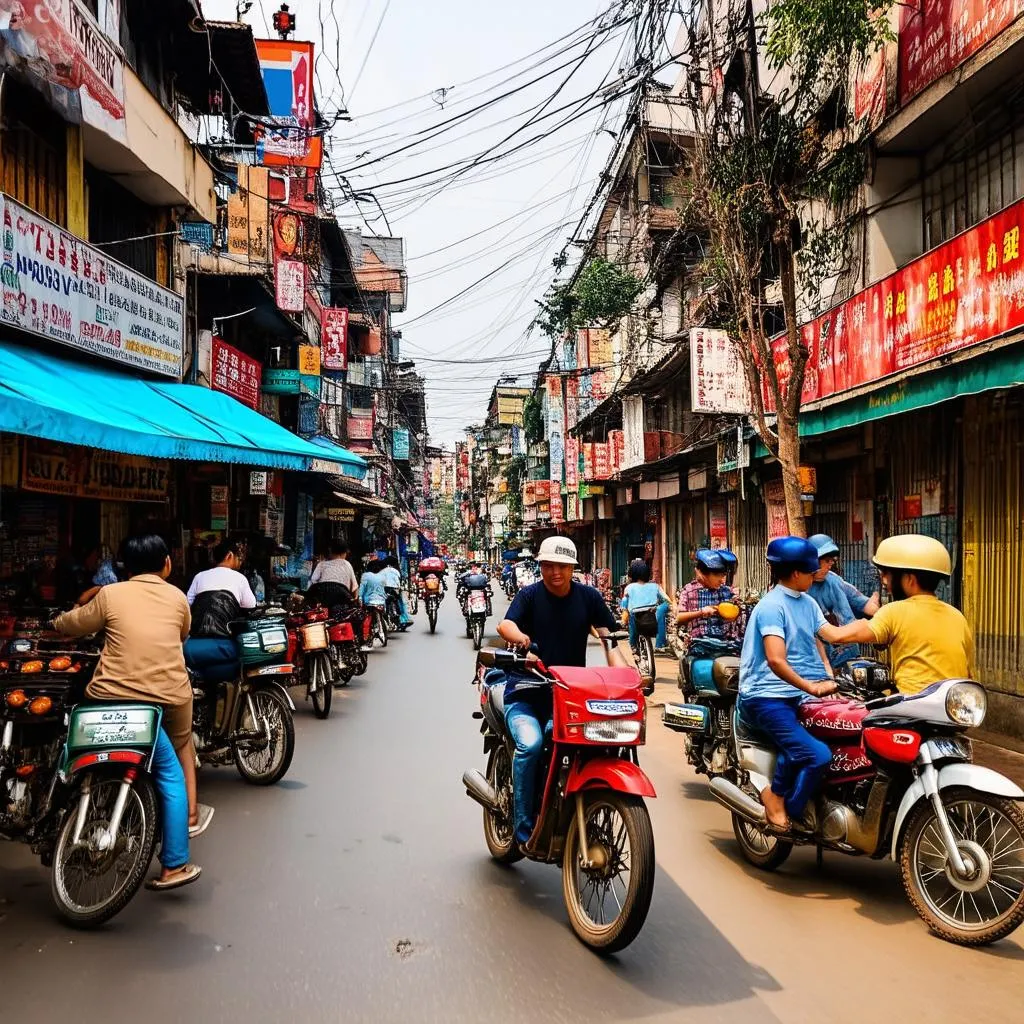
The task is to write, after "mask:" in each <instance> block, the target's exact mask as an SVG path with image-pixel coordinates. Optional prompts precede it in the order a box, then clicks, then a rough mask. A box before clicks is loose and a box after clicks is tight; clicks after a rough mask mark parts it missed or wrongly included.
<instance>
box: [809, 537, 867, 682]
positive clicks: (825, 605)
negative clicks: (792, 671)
mask: <svg viewBox="0 0 1024 1024" xmlns="http://www.w3.org/2000/svg"><path fill="white" fill-rule="evenodd" d="M807 540H808V541H809V542H810V543H811V544H813V545H814V547H815V549H816V550H817V552H818V571H817V572H816V573H815V574H814V582H813V583H812V584H811V589H810V590H808V591H807V593H809V594H810V595H811V597H813V598H814V600H815V601H817V602H818V607H819V608H820V609H821V610H822V613H823V614H824V616H825V619H826V620H827V621H828V622H830V623H831V624H832V625H833V626H847V625H849V624H850V623H851V622H853V621H854V619H856V618H857V614H856V613H855V612H854V610H853V607H852V603H851V601H850V598H849V596H848V594H847V590H846V588H845V587H844V586H843V583H844V582H845V581H844V580H842V578H841V577H840V576H839V575H838V574H837V573H835V572H833V571H832V566H833V565H835V562H836V559H837V558H838V556H839V547H838V545H837V544H836V543H835V541H834V540H832V538H831V537H829V536H827V535H826V534H824V533H816V534H814V536H813V537H808V538H807ZM847 586H848V587H850V589H851V590H853V591H854V592H855V593H857V594H859V595H860V597H861V598H863V601H858V605H859V607H860V608H861V610H864V609H865V608H867V607H868V606H869V604H870V602H869V599H868V598H866V597H864V595H863V594H861V593H860V591H859V590H857V588H856V587H853V586H852V585H850V584H847ZM825 652H826V654H827V655H828V660H829V664H830V665H831V666H832V668H833V669H837V668H839V667H840V666H841V665H844V664H846V662H848V661H851V660H852V659H854V658H859V657H860V648H859V647H857V645H856V644H841V645H834V644H826V647H825Z"/></svg>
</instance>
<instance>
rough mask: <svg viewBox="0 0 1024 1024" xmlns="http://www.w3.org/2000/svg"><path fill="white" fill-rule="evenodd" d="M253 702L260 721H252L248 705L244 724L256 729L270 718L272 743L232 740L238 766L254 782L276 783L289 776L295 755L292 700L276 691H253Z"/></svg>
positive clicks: (248, 729) (252, 783)
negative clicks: (289, 702) (259, 743)
mask: <svg viewBox="0 0 1024 1024" xmlns="http://www.w3.org/2000/svg"><path fill="white" fill-rule="evenodd" d="M252 703H253V707H254V708H255V709H256V714H257V716H258V717H259V719H260V722H254V721H252V718H251V716H250V714H249V709H248V708H246V709H245V711H244V712H243V714H242V722H241V727H242V728H243V729H245V730H247V731H251V732H256V731H257V729H262V720H263V719H266V720H267V721H268V722H269V723H270V742H269V743H268V744H267V745H266V747H254V746H250V742H251V741H247V740H241V741H236V742H232V744H231V748H232V752H233V753H234V755H235V767H236V768H237V769H238V774H239V775H241V776H242V778H243V779H244V780H245V781H246V782H248V783H249V784H250V785H252V786H272V785H273V784H274V783H275V782H280V781H281V779H283V778H284V777H285V774H286V773H287V771H288V768H289V767H290V765H291V763H292V757H293V756H294V755H295V720H294V718H293V716H292V709H291V708H290V707H289V706H288V702H287V701H286V700H285V699H284V697H282V696H281V695H280V694H279V693H276V692H274V691H273V690H255V691H253V694H252Z"/></svg>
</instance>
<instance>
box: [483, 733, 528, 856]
mask: <svg viewBox="0 0 1024 1024" xmlns="http://www.w3.org/2000/svg"><path fill="white" fill-rule="evenodd" d="M487 781H488V782H489V783H490V784H491V786H492V787H493V788H494V792H495V793H497V794H498V806H499V808H500V811H499V812H498V813H495V812H494V811H489V810H488V809H487V808H486V807H485V808H484V842H485V843H487V850H488V852H489V853H490V855H491V857H492V858H493V859H494V860H496V861H497V862H498V863H499V864H515V862H516V861H517V860H522V859H523V855H522V854H521V853H520V852H519V846H518V845H517V843H516V841H515V828H514V826H513V822H512V755H511V754H510V753H509V752H508V747H506V746H505V744H503V743H502V744H500V745H499V746H497V747H495V748H494V749H493V750H492V751H491V756H490V757H489V758H488V759H487Z"/></svg>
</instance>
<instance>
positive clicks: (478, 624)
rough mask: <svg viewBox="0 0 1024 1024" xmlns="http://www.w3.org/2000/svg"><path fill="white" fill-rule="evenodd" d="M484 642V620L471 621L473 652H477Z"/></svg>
mask: <svg viewBox="0 0 1024 1024" xmlns="http://www.w3.org/2000/svg"><path fill="white" fill-rule="evenodd" d="M483 642H484V620H483V619H481V618H479V617H477V618H475V619H473V650H474V651H479V650H480V648H481V647H482V646H483Z"/></svg>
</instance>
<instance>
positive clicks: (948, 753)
mask: <svg viewBox="0 0 1024 1024" xmlns="http://www.w3.org/2000/svg"><path fill="white" fill-rule="evenodd" d="M928 747H929V749H930V751H931V755H932V759H933V760H934V759H936V758H940V757H955V758H957V759H958V760H961V761H969V760H970V757H971V755H970V752H969V751H968V750H967V748H966V747H965V746H964V744H963V743H961V742H960V741H959V740H955V739H952V738H951V737H949V736H937V737H935V739H933V740H929V741H928Z"/></svg>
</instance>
